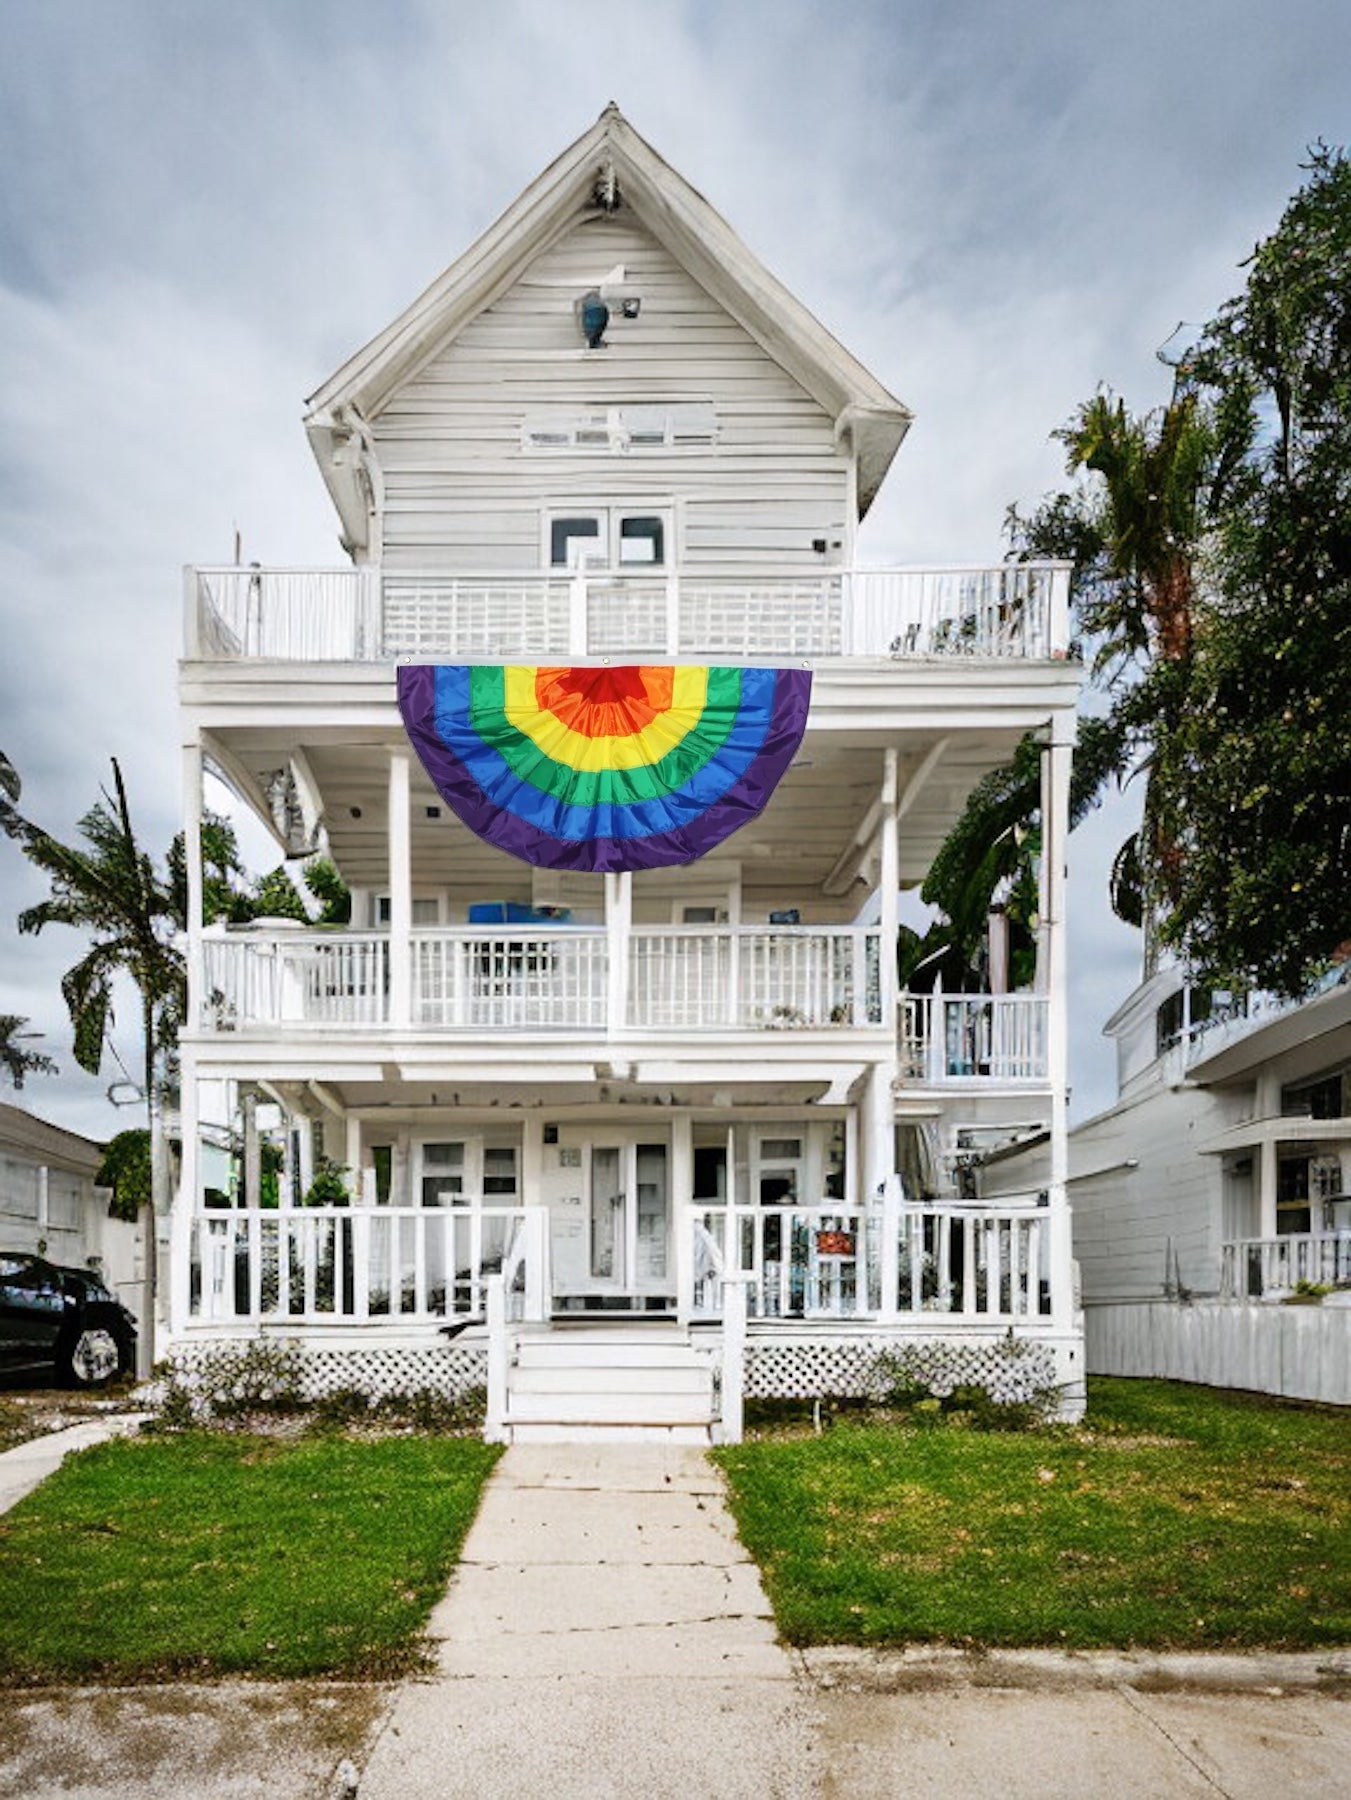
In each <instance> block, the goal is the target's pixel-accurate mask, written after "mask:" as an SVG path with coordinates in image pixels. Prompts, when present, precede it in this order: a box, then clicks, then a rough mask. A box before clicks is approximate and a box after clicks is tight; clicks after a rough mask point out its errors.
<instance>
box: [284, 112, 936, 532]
mask: <svg viewBox="0 0 1351 1800" xmlns="http://www.w3.org/2000/svg"><path fill="white" fill-rule="evenodd" d="M602 179H604V180H605V181H606V182H612V181H613V182H617V184H618V192H619V195H620V198H621V201H622V204H623V205H624V206H626V207H628V208H630V209H631V210H632V212H633V214H634V217H635V218H636V219H637V220H638V221H639V222H640V223H641V224H642V225H644V226H645V227H646V228H647V229H648V230H649V231H650V232H651V233H652V234H653V236H654V237H656V238H657V239H658V240H659V241H660V242H661V243H662V244H663V245H664V246H665V247H666V249H667V250H669V251H670V253H671V254H672V255H673V256H674V257H675V258H676V259H677V260H678V261H679V262H680V263H681V264H682V265H683V266H684V267H685V268H686V269H687V270H688V271H689V273H690V274H691V276H693V277H694V279H695V280H697V281H698V282H699V283H700V284H701V285H702V286H703V287H704V288H705V289H706V290H707V292H708V293H709V294H711V295H712V296H713V298H714V299H715V300H717V301H718V302H719V303H720V304H721V305H722V306H724V307H725V308H726V310H727V311H728V313H730V314H731V316H732V317H733V318H735V319H736V320H737V322H738V323H739V324H740V325H742V326H743V327H744V328H745V330H746V331H748V332H749V333H750V335H751V336H752V337H753V338H755V339H756V341H757V342H758V343H759V344H760V345H761V346H762V348H763V349H764V350H765V351H766V352H767V353H768V354H769V355H770V356H772V357H773V358H774V359H775V361H776V362H778V363H779V364H780V366H781V367H782V368H784V369H785V370H787V372H788V373H789V374H790V375H791V376H792V377H793V378H794V379H795V380H796V381H797V382H799V384H800V385H801V386H802V387H803V388H804V389H805V390H806V391H807V392H808V393H809V394H811V395H812V396H813V398H814V399H816V400H817V401H818V403H819V404H820V405H821V406H822V407H824V408H825V410H826V411H827V412H829V413H830V414H831V416H832V417H833V418H834V419H835V421H836V424H837V427H838V428H839V429H840V430H841V431H843V430H846V429H847V430H849V431H851V432H852V434H853V437H854V443H855V448H856V452H857V458H858V506H859V515H860V517H862V515H863V514H864V513H865V512H866V511H867V510H868V506H869V504H870V503H871V501H872V498H873V496H874V494H875V493H876V492H877V489H878V487H879V486H880V484H881V481H882V478H883V476H884V475H885V474H886V472H887V469H888V467H889V466H890V463H891V459H892V457H893V456H894V455H895V453H896V449H897V447H898V446H899V444H900V442H901V440H902V438H903V437H904V436H905V434H906V431H907V430H908V429H909V426H910V421H911V417H912V415H911V413H910V411H909V409H908V408H907V407H906V406H904V405H903V404H902V403H901V402H900V401H899V400H897V399H896V398H895V396H894V395H892V394H891V393H889V392H888V391H887V389H886V388H884V387H883V386H882V384H881V383H880V382H879V381H878V380H877V379H876V378H875V377H874V376H872V375H871V374H869V372H868V370H867V369H865V368H864V367H863V365H862V363H860V362H859V361H857V359H856V358H855V357H853V356H851V355H850V353H849V352H848V351H847V350H846V349H845V348H844V346H843V345H842V344H840V343H839V342H838V341H837V340H836V339H835V338H834V337H832V336H831V334H830V333H829V332H828V331H827V330H826V329H825V327H824V326H823V325H821V324H820V323H819V322H818V321H817V320H816V319H815V318H814V317H813V316H812V314H811V313H810V312H808V311H807V309H806V307H805V306H803V305H802V303H801V302H800V301H799V300H797V299H795V298H794V296H793V295H792V294H791V293H789V291H788V289H787V288H786V287H784V286H783V284H782V283H781V282H779V281H778V280H776V278H775V277H774V276H773V275H771V274H770V273H769V271H768V270H767V269H766V268H765V267H764V265H763V264H762V263H761V262H760V261H759V260H758V258H757V257H755V256H754V255H753V254H752V252H751V251H750V250H748V249H747V247H746V245H745V244H744V243H743V242H742V241H741V239H740V238H739V237H738V236H737V235H736V233H735V232H734V231H733V230H732V228H731V226H730V225H728V223H727V221H726V220H725V219H724V218H723V217H722V216H721V214H719V213H718V212H716V211H715V210H714V208H713V207H711V206H710V205H709V203H708V202H707V200H705V199H704V198H703V196H702V195H701V194H699V193H698V192H697V191H696V190H695V189H694V188H692V187H691V186H690V184H689V183H688V182H687V181H686V180H685V179H684V177H683V176H681V175H679V174H677V173H676V171H675V170H674V169H673V168H672V167H671V166H670V164H669V163H667V162H665V161H664V160H663V158H662V157H660V156H659V155H658V154H657V152H656V151H655V150H654V149H653V148H652V146H651V145H650V144H648V143H647V142H646V141H645V140H644V139H643V138H641V137H640V136H639V135H638V133H637V132H636V131H635V130H634V129H633V127H632V126H631V125H630V124H629V122H628V120H627V119H625V118H624V116H623V114H622V113H621V112H620V111H619V108H618V107H617V106H615V105H614V104H613V103H612V104H611V105H609V106H607V107H606V109H605V111H604V112H603V113H602V114H601V115H600V118H599V119H598V120H597V121H596V123H595V124H594V125H593V126H592V127H591V129H590V130H589V131H587V132H584V133H583V135H582V136H581V137H579V138H578V139H577V141H576V143H574V144H573V145H572V146H571V147H570V148H569V149H567V150H565V151H564V152H563V154H562V155H561V156H560V157H558V158H557V159H556V161H554V162H553V163H551V164H550V165H549V167H548V168H547V169H545V171H544V172H543V174H542V175H539V176H538V177H537V178H536V179H535V180H534V181H533V182H531V184H530V186H529V187H527V188H526V190H525V192H524V193H523V194H521V196H520V197H519V199H517V200H516V201H514V202H513V204H512V205H511V206H509V207H508V208H507V210H506V212H504V213H503V214H502V216H501V218H500V219H498V221H497V223H496V224H495V225H491V226H489V228H488V230H487V231H485V232H484V234H483V236H482V237H480V238H479V240H478V242H477V243H475V244H474V245H473V246H472V247H471V248H470V249H469V250H467V251H466V252H465V254H464V255H463V256H461V257H460V258H458V260H457V261H455V262H453V263H452V264H451V266H450V267H449V268H448V269H447V270H446V271H445V273H444V274H443V275H440V276H439V277H438V278H437V279H436V280H435V281H434V282H433V283H432V284H431V286H430V287H429V288H427V289H426V291H425V292H424V293H423V294H421V295H420V296H419V298H418V299H416V300H415V301H414V302H413V304H412V305H411V306H410V307H408V308H407V309H406V311H404V312H403V313H401V314H400V315H399V317H398V318H397V319H395V320H394V322H393V323H392V324H391V325H389V326H387V327H386V328H385V330H384V331H382V332H380V333H379V335H378V336H376V337H374V338H372V339H371V341H370V342H369V343H368V344H367V345H366V346H365V348H364V349H362V350H358V351H357V353H356V354H355V355H354V356H351V357H349V358H348V360H347V361H346V362H345V363H344V364H343V366H342V367H341V368H340V369H339V370H338V371H337V373H336V374H335V375H333V376H331V377H330V378H329V380H328V381H326V382H325V383H324V384H323V386H322V387H320V388H319V389H318V390H317V391H316V392H315V393H314V394H312V395H311V396H310V399H309V401H308V408H309V410H308V412H307V414H306V420H305V423H306V429H307V430H308V432H309V435H310V441H311V444H312V445H313V448H314V453H315V456H316V457H317V458H318V461H319V466H320V469H321V470H322V471H323V475H324V479H325V481H326V482H327V483H328V486H329V490H330V492H331V493H332V495H333V498H334V502H335V504H336V505H337V507H338V510H339V512H340V513H341V514H342V517H343V520H344V523H345V524H346V525H347V527H348V535H349V538H351V537H352V534H353V527H354V525H356V524H357V523H358V522H359V521H361V520H363V519H364V503H362V502H361V500H360V496H359V494H358V493H357V489H356V486H355V480H356V476H355V469H356V462H357V459H356V458H354V457H353V456H352V455H351V454H350V449H349V446H350V445H351V443H352V440H353V439H354V438H355V439H357V440H358V441H359V440H360V437H361V433H362V424H363V422H367V421H369V420H371V419H372V418H373V417H374V416H375V415H376V414H377V413H378V412H379V411H380V409H381V407H382V406H384V405H385V404H386V402H387V401H388V400H389V399H390V397H391V396H392V395H393V394H394V392H395V391H396V390H397V389H398V387H399V386H400V385H401V383H402V382H404V381H405V380H406V379H407V378H408V377H409V375H411V374H412V373H413V372H414V371H415V370H416V369H418V368H419V367H420V366H421V365H422V364H423V363H424V362H425V361H426V360H427V358H428V357H429V356H431V355H432V354H434V353H435V352H436V351H437V350H439V349H440V348H441V347H442V346H443V345H445V344H446V343H447V342H449V341H451V340H453V339H454V338H455V337H456V336H457V335H458V333H459V332H461V331H462V330H463V329H464V327H465V326H466V325H468V324H469V322H470V321H471V320H472V319H474V318H475V317H476V316H477V315H478V314H479V313H481V312H482V311H483V310H484V308H485V307H487V306H490V305H491V304H492V303H493V301H494V300H496V299H497V298H498V297H499V296H500V295H501V294H503V293H505V292H506V290H507V289H508V288H510V287H511V286H512V285H513V283H514V282H516V281H517V280H519V278H520V277H521V275H522V274H523V273H524V272H525V270H526V268H527V267H528V266H529V265H530V263H532V262H533V261H534V260H535V258H536V257H537V256H539V254H540V253H541V252H542V251H543V250H545V249H547V248H548V247H549V245H550V244H552V243H554V242H555V241H556V240H557V239H558V238H560V237H561V236H563V234H564V233H565V232H566V231H567V230H568V229H569V228H570V227H571V226H573V225H574V224H575V223H577V221H579V220H580V219H583V218H586V217H588V216H590V215H591V214H592V213H594V211H595V209H596V206H597V204H598V201H597V197H596V196H597V184H598V182H599V181H600V180H602Z"/></svg>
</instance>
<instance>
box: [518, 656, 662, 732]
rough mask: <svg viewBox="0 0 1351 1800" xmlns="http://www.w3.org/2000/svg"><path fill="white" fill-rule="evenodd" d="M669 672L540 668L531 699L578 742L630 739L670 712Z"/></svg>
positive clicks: (625, 669) (628, 669) (647, 669)
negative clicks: (586, 739)
mask: <svg viewBox="0 0 1351 1800" xmlns="http://www.w3.org/2000/svg"><path fill="white" fill-rule="evenodd" d="M672 695H673V671H672V670H671V669H669V668H661V667H653V668H642V669H635V668H631V667H621V668H617V669H607V668H600V669H540V670H539V671H538V673H537V674H536V676H535V699H536V702H537V703H538V705H539V708H540V710H541V711H542V712H551V713H553V715H554V716H555V718H557V719H559V720H561V721H562V723H563V724H564V725H566V726H567V727H568V729H569V730H571V731H575V732H577V733H579V735H580V736H582V737H591V738H597V737H630V736H632V734H633V733H634V732H636V731H642V730H643V729H644V727H645V726H648V725H650V724H651V723H652V721H653V720H654V719H655V718H656V717H657V716H658V715H659V714H661V713H664V712H669V711H670V709H671V700H672Z"/></svg>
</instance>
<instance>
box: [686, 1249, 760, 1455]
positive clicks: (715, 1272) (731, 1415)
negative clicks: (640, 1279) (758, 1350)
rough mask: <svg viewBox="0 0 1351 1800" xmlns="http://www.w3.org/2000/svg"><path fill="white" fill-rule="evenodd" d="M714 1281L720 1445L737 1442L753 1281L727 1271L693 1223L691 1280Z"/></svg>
mask: <svg viewBox="0 0 1351 1800" xmlns="http://www.w3.org/2000/svg"><path fill="white" fill-rule="evenodd" d="M710 1279H711V1280H714V1281H716V1282H717V1284H718V1287H719V1289H720V1290H721V1294H720V1298H721V1301H722V1362H721V1368H720V1371H719V1374H720V1381H719V1390H720V1398H719V1422H720V1430H719V1433H718V1435H719V1437H720V1439H721V1441H722V1442H723V1443H724V1444H739V1443H740V1442H741V1436H742V1430H743V1425H744V1415H745V1389H746V1312H747V1306H746V1290H747V1289H748V1288H749V1287H750V1285H751V1283H752V1282H753V1281H754V1280H755V1277H754V1275H752V1274H751V1273H749V1272H748V1271H746V1270H742V1269H730V1270H729V1269H728V1267H727V1257H726V1256H725V1254H724V1252H723V1248H722V1245H721V1244H720V1243H719V1242H718V1240H717V1239H716V1238H715V1237H714V1235H713V1233H712V1232H711V1231H710V1230H709V1229H708V1227H707V1225H705V1224H704V1222H703V1220H702V1219H696V1220H695V1221H694V1281H695V1285H696V1286H697V1285H698V1284H699V1283H700V1282H701V1281H708V1280H710Z"/></svg>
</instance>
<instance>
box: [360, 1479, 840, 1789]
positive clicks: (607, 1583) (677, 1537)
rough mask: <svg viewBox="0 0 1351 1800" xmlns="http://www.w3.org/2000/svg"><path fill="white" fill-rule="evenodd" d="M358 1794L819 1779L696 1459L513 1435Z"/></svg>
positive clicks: (780, 1660)
mask: <svg viewBox="0 0 1351 1800" xmlns="http://www.w3.org/2000/svg"><path fill="white" fill-rule="evenodd" d="M431 1631H432V1634H433V1636H435V1637H436V1638H438V1639H439V1640H440V1643H439V1655H438V1664H439V1677H438V1679H437V1680H435V1681H434V1682H431V1683H428V1684H425V1685H419V1686H414V1687H409V1688H405V1689H404V1690H403V1692H402V1693H401V1694H400V1695H399V1697H398V1699H397V1700H396V1702H395V1705H394V1709H393V1712H392V1715H391V1717H390V1721H389V1725H388V1728H387V1729H386V1731H385V1732H384V1734H383V1735H382V1737H381V1738H380V1741H379V1743H378V1744H377V1746H376V1749H375V1753H374V1755H373V1756H372V1757H371V1759H370V1761H369V1763H368V1765H367V1767H366V1769H365V1771H364V1772H363V1775H362V1779H361V1786H360V1796H361V1800H424V1797H427V1800H430V1797H431V1796H436V1797H437V1800H450V1797H451V1796H459V1795H465V1796H470V1795H472V1796H474V1800H483V1797H484V1796H488V1795H490V1796H492V1797H493V1800H516V1797H517V1796H520V1797H522V1800H524V1797H526V1796H529V1797H530V1800H539V1796H540V1795H545V1794H552V1795H605V1796H607V1797H608V1796H614V1797H615V1800H621V1797H624V1796H628V1795H633V1796H641V1797H642V1800H661V1797H662V1796H666V1795H671V1796H676V1795H679V1796H680V1797H681V1800H690V1796H692V1795H717V1796H719V1797H720V1800H724V1797H725V1800H740V1797H741V1796H743V1795H744V1796H746V1797H747V1800H750V1797H751V1796H755V1797H756V1800H778V1797H783V1800H788V1797H789V1796H797V1795H804V1794H809V1793H813V1792H816V1791H818V1788H819V1775H820V1770H819V1765H818V1760H817V1753H816V1749H815V1744H816V1740H817V1736H818V1733H817V1730H816V1723H815V1719H814V1717H813V1710H812V1707H811V1704H810V1701H809V1699H808V1698H807V1697H806V1695H805V1694H804V1693H802V1692H801V1691H800V1690H799V1687H798V1685H797V1682H796V1679H795V1671H794V1668H793V1664H792V1661H791V1659H790V1657H789V1656H788V1654H787V1653H786V1652H785V1651H783V1650H782V1649H780V1648H779V1646H778V1645H777V1644H776V1642H775V1638H774V1628H773V1625H772V1623H771V1621H770V1617H769V1608H768V1605H767V1603H766V1601H765V1597H764V1593H763V1590H762V1589H761V1586H760V1580H759V1576H758V1573H757V1571H756V1569H755V1566H754V1564H753V1563H751V1562H750V1560H749V1559H748V1558H747V1556H746V1553H745V1551H744V1550H743V1549H742V1548H741V1545H740V1544H739V1543H738V1542H737V1539H736V1535H735V1533H734V1531H733V1529H732V1524H731V1520H730V1518H729V1516H728V1513H727V1509H726V1507H725V1506H724V1504H723V1500H722V1490H721V1483H720V1481H719V1479H718V1476H717V1473H716V1471H715V1470H713V1469H712V1468H711V1467H710V1465H709V1463H708V1461H707V1459H706V1458H705V1457H704V1455H703V1454H702V1452H700V1451H698V1450H694V1449H677V1448H672V1449H666V1448H664V1447H662V1446H645V1445H644V1446H635V1447H633V1448H632V1449H629V1448H626V1447H622V1446H609V1445H601V1446H596V1447H594V1448H590V1447H585V1446H576V1445H568V1446H558V1447H554V1446H543V1445H521V1446H517V1447H516V1448H514V1449H512V1450H509V1451H508V1452H507V1454H506V1456H505V1457H504V1458H503V1459H502V1462H501V1464H500V1465H499V1467H498V1470H497V1472H496V1473H495V1475H494V1476H493V1478H492V1480H491V1482H490V1483H489V1485H488V1489H487V1492H486V1493H485V1496H484V1501H483V1507H482V1510H481V1511H480V1513H479V1516H478V1519H477V1520H476V1522H475V1524H474V1526H473V1528H472V1530H471V1531H470V1534H469V1537H468V1539H467V1540H466V1543H465V1549H464V1560H463V1562H462V1564H461V1567H460V1570H459V1572H458V1574H457V1575H456V1576H455V1579H454V1580H453V1582H452V1583H451V1587H450V1592H449V1594H448V1596H447V1598H446V1599H445V1600H444V1601H443V1602H442V1603H441V1605H440V1606H439V1607H438V1608H437V1610H436V1611H435V1612H434V1613H433V1615H432V1620H431Z"/></svg>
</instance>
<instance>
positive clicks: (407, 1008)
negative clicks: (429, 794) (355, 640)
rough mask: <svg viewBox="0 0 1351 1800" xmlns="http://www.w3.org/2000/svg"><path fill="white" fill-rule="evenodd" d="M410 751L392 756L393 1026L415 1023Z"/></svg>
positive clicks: (392, 752)
mask: <svg viewBox="0 0 1351 1800" xmlns="http://www.w3.org/2000/svg"><path fill="white" fill-rule="evenodd" d="M409 789H410V772H409V756H408V752H407V750H402V749H398V748H391V750H390V753H389V1023H390V1025H391V1027H392V1028H393V1029H394V1030H395V1031H399V1030H407V1029H408V1027H409V1026H410V1025H411V1024H412V1022H413V940H412V930H413V839H412V821H411V812H410V804H409Z"/></svg>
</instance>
